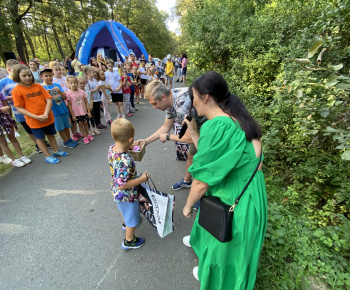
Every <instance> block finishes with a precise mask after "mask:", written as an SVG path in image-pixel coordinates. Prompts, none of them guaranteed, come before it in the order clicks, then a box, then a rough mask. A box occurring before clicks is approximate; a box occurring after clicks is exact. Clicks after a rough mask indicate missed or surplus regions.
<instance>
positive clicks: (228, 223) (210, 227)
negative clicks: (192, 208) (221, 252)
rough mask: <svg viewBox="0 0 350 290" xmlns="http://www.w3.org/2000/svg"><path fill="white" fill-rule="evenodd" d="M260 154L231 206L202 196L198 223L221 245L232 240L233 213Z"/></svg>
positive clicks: (216, 198)
mask: <svg viewBox="0 0 350 290" xmlns="http://www.w3.org/2000/svg"><path fill="white" fill-rule="evenodd" d="M261 157H262V152H261V155H260V160H259V163H258V166H257V167H256V168H255V170H254V173H253V175H252V176H251V177H250V179H249V180H248V182H247V184H246V186H245V187H244V189H243V190H242V192H241V194H240V195H239V196H238V197H237V199H236V200H235V202H234V204H233V205H229V204H224V203H222V201H221V200H220V198H218V197H215V196H204V197H203V198H202V201H201V205H200V212H199V218H198V223H199V224H200V225H201V226H202V227H203V228H204V229H205V230H207V231H208V232H209V233H210V234H211V235H212V236H213V237H215V238H216V239H217V240H218V241H220V242H222V243H226V242H229V241H231V240H232V221H233V211H234V209H235V207H236V205H237V204H238V202H239V200H240V198H241V197H242V195H243V193H244V192H245V190H246V189H247V187H248V186H249V184H250V182H251V181H252V179H253V177H254V176H255V173H256V172H257V171H258V169H259V166H260V163H261Z"/></svg>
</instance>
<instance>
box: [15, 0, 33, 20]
mask: <svg viewBox="0 0 350 290" xmlns="http://www.w3.org/2000/svg"><path fill="white" fill-rule="evenodd" d="M32 5H33V0H30V1H29V5H28V7H27V9H26V10H24V12H23V13H22V14H19V15H18V17H17V19H16V20H17V23H19V22H20V21H21V20H22V18H23V17H24V16H26V14H27V13H28V12H29V10H30V8H32Z"/></svg>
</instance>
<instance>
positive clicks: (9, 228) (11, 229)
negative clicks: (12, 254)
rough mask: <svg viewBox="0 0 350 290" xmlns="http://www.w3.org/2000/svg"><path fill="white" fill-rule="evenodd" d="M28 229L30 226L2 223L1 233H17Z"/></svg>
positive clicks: (0, 225) (0, 226)
mask: <svg viewBox="0 0 350 290" xmlns="http://www.w3.org/2000/svg"><path fill="white" fill-rule="evenodd" d="M26 230H28V227H26V226H21V225H16V224H0V234H1V235H16V234H20V233H22V232H24V231H26Z"/></svg>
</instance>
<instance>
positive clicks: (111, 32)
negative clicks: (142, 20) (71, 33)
mask: <svg viewBox="0 0 350 290" xmlns="http://www.w3.org/2000/svg"><path fill="white" fill-rule="evenodd" d="M109 49H115V50H116V51H117V56H119V58H120V59H121V61H122V62H124V61H125V59H126V58H127V57H128V56H129V54H130V53H131V52H133V53H134V54H135V56H136V58H140V57H141V54H144V55H145V58H146V59H148V54H147V51H146V49H145V47H144V46H143V44H142V42H141V41H140V40H139V39H138V38H137V37H136V35H135V34H134V33H133V32H132V31H131V30H129V29H127V28H126V27H125V26H124V25H122V24H120V23H118V22H114V21H105V20H103V21H98V22H95V23H93V24H91V25H90V26H89V28H88V29H86V30H85V32H84V33H83V34H82V35H81V37H80V39H79V41H78V44H77V47H76V50H75V55H76V56H77V57H78V58H79V61H80V62H81V63H82V64H88V63H89V61H90V58H91V57H93V56H94V57H96V55H97V54H98V53H102V55H103V56H105V57H109V54H108V50H109Z"/></svg>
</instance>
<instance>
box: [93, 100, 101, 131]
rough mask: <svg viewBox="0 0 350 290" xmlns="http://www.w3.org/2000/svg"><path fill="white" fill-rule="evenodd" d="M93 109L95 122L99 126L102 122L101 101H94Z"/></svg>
mask: <svg viewBox="0 0 350 290" xmlns="http://www.w3.org/2000/svg"><path fill="white" fill-rule="evenodd" d="M93 111H94V115H93V116H94V120H95V124H96V126H98V125H100V124H101V102H94V106H93Z"/></svg>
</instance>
